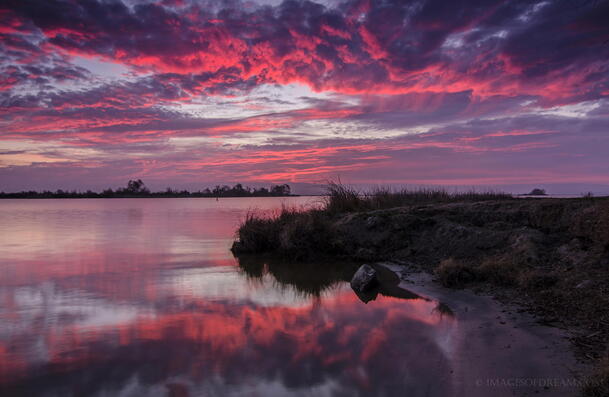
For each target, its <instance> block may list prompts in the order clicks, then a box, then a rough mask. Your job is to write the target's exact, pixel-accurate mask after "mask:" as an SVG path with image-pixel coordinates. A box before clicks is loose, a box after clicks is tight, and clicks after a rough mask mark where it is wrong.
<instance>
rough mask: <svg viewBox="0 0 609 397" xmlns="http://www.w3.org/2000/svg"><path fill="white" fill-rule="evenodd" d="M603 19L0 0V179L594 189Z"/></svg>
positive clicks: (608, 8) (98, 184) (608, 149)
mask: <svg viewBox="0 0 609 397" xmlns="http://www.w3.org/2000/svg"><path fill="white" fill-rule="evenodd" d="M608 21H609V1H596V0H554V1H514V0H510V1H507V0H505V1H489V0H478V1H476V0H470V1H446V0H422V1H404V0H402V1H390V0H384V1H383V0H378V1H376V0H347V1H344V2H342V1H341V2H339V1H333V0H325V1H321V0H320V1H318V2H311V1H283V2H280V1H273V0H265V1H263V0H260V1H194V0H160V1H151V0H141V1H138V0H122V1H121V0H78V1H77V0H44V1H40V0H3V1H2V2H0V191H1V190H3V191H7V192H8V191H16V190H22V189H53V190H55V189H58V188H63V189H66V188H67V189H94V190H99V189H102V188H106V187H116V186H121V185H124V184H125V182H126V181H127V180H128V179H130V178H131V179H133V178H141V179H143V180H144V181H145V182H146V183H147V184H148V186H150V187H151V188H152V189H164V188H165V187H167V186H172V187H178V188H189V189H199V188H204V187H206V186H211V185H215V184H218V183H236V182H241V183H244V184H249V185H256V184H257V183H258V184H259V183H262V184H265V185H268V184H271V183H290V184H292V185H294V186H296V187H297V189H296V192H297V193H298V192H301V193H302V192H310V191H313V190H314V189H315V188H314V186H315V185H316V184H319V183H323V182H324V181H326V180H328V179H335V178H337V177H340V178H341V180H342V181H343V182H347V183H352V184H361V185H372V184H391V185H406V184H407V185H420V184H430V185H443V186H491V187H497V188H503V189H508V190H511V191H518V190H523V189H524V190H526V189H528V188H530V187H535V186H541V187H547V188H548V190H549V191H550V192H555V193H576V194H577V193H580V192H583V191H588V190H591V191H595V192H596V191H598V192H609V22H608ZM309 184H312V185H309ZM299 189H300V191H299Z"/></svg>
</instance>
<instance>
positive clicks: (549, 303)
mask: <svg viewBox="0 0 609 397" xmlns="http://www.w3.org/2000/svg"><path fill="white" fill-rule="evenodd" d="M233 251H234V252H235V253H236V254H237V255H239V254H242V253H260V252H272V253H275V254H278V255H282V256H284V257H288V258H297V259H301V258H310V257H314V256H334V257H344V258H349V259H354V260H357V261H361V262H365V261H379V260H392V261H395V262H397V263H402V264H403V265H404V266H405V267H409V268H412V269H421V270H424V271H427V272H428V273H431V274H433V275H434V277H435V278H436V280H437V281H439V282H441V283H442V284H443V285H444V286H448V287H453V288H464V287H465V288H472V289H474V290H482V291H486V292H491V293H492V294H493V295H495V296H497V297H498V298H500V299H502V300H504V301H507V302H511V303H517V304H519V305H520V306H521V307H522V308H524V310H527V311H529V312H531V313H533V314H534V315H535V316H536V318H538V319H539V321H541V322H543V323H545V324H550V325H555V326H557V327H561V328H565V329H568V331H569V334H570V335H571V341H572V344H573V346H574V347H575V351H576V353H577V355H578V357H579V359H580V360H582V361H586V362H591V363H594V365H595V369H594V371H593V376H596V378H595V379H596V380H597V381H596V382H591V383H594V385H593V386H591V387H588V388H586V389H585V390H584V393H586V394H587V395H599V396H600V395H609V387H608V384H609V382H608V380H609V377H608V376H607V374H609V371H608V370H607V364H606V360H607V359H606V355H607V354H606V346H607V341H608V337H609V291H608V288H609V283H608V282H609V199H606V198H596V199H591V198H580V199H519V200H499V201H486V202H468V203H449V204H429V205H418V206H406V207H399V208H391V209H383V210H376V211H366V212H350V213H330V212H328V211H324V210H312V211H308V212H294V211H292V212H286V213H284V214H282V215H280V216H279V217H277V218H275V219H270V220H269V219H248V221H246V222H245V223H244V224H243V225H242V227H241V228H240V229H239V232H238V240H237V241H236V242H235V244H234V246H233ZM295 266H296V265H295Z"/></svg>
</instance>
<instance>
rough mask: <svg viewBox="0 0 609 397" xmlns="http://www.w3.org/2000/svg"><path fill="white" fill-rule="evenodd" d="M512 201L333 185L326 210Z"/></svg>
mask: <svg viewBox="0 0 609 397" xmlns="http://www.w3.org/2000/svg"><path fill="white" fill-rule="evenodd" d="M513 198H514V197H513V196H512V195H510V194H507V193H502V192H495V191H486V192H478V191H475V190H470V191H466V192H449V191H447V190H446V189H442V188H433V189H432V188H419V189H415V190H409V189H399V190H393V189H390V188H376V189H373V190H371V191H368V192H360V191H358V190H356V189H355V188H353V187H349V186H346V185H343V184H341V183H336V182H330V183H328V185H327V187H326V196H325V201H324V206H323V210H324V211H325V212H327V213H331V214H336V213H345V212H357V211H370V210H378V209H387V208H395V207H403V206H408V205H425V204H432V203H454V202H474V201H488V200H509V199H513Z"/></svg>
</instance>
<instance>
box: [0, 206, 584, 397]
mask: <svg viewBox="0 0 609 397" xmlns="http://www.w3.org/2000/svg"><path fill="white" fill-rule="evenodd" d="M315 200H316V199H315V198H306V197H304V198H283V199H279V198H264V199H221V200H220V201H215V200H213V199H114V200H93V199H89V200H2V201H0V225H2V232H1V234H0V395H2V396H72V395H74V396H147V395H150V396H229V395H235V396H242V395H243V396H283V395H294V396H308V395H310V396H358V395H360V396H396V395H400V396H402V395H403V396H406V395H407V396H459V395H462V396H487V395H491V394H492V395H494V396H502V395H521V394H523V393H524V394H527V393H535V392H541V394H544V393H545V394H546V395H572V394H575V390H574V389H573V388H568V387H560V388H557V387H552V388H550V389H549V390H548V389H544V388H543V387H538V385H536V386H532V387H528V386H527V387H522V386H520V387H513V386H509V385H503V386H501V385H499V386H497V384H490V385H489V379H490V380H491V383H492V382H493V381H494V379H495V378H497V379H503V380H504V383H505V380H506V379H508V380H509V379H512V378H515V379H520V378H527V379H529V378H530V379H545V378H548V377H551V378H560V379H564V378H566V377H568V376H570V372H569V369H570V367H569V365H571V358H570V355H569V354H568V351H567V350H566V349H567V348H566V345H565V344H564V342H563V341H562V340H561V339H560V335H558V334H557V333H556V332H555V331H554V330H551V329H546V328H541V327H535V326H533V325H532V319H528V318H526V317H522V316H515V315H510V314H509V313H506V312H502V311H501V310H504V309H503V308H501V307H499V306H498V305H497V304H496V303H494V302H492V301H491V300H490V299H488V298H481V297H477V296H474V295H472V294H471V293H467V292H456V293H455V292H451V291H446V290H443V289H441V288H438V287H436V286H433V284H431V283H429V281H428V280H425V279H424V278H422V279H420V280H418V281H417V282H416V283H414V284H405V283H404V282H401V283H400V284H399V285H398V284H397V283H398V282H399V280H397V278H396V279H395V280H397V281H395V282H394V284H395V285H392V286H391V287H390V288H389V289H387V290H385V291H381V292H382V294H379V295H378V296H376V299H375V300H372V301H370V302H368V303H367V304H364V303H363V302H362V300H360V298H358V296H356V295H355V294H354V293H353V291H352V290H351V289H350V288H349V285H348V283H347V282H346V280H349V278H350V277H351V274H352V272H353V270H354V268H353V266H352V265H350V264H346V263H309V264H301V265H299V266H286V264H285V263H281V262H277V261H274V260H269V259H268V258H267V259H264V258H256V257H250V258H242V259H241V260H240V261H237V260H236V259H235V258H233V256H232V255H231V253H230V252H229V247H230V245H231V243H232V239H233V234H234V231H235V229H236V226H237V225H238V222H239V220H240V219H242V218H243V217H244V216H245V214H246V213H247V211H248V210H251V209H252V208H257V209H258V210H260V211H272V210H276V209H278V208H280V207H281V205H282V204H283V205H296V206H300V205H304V206H307V205H315ZM387 274H389V275H390V278H391V276H393V274H392V273H387ZM404 287H407V288H409V289H410V290H411V292H408V291H405V290H404V289H401V288H404ZM567 363H569V364H568V365H567Z"/></svg>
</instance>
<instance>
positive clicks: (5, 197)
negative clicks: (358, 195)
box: [0, 193, 322, 200]
mask: <svg viewBox="0 0 609 397" xmlns="http://www.w3.org/2000/svg"><path fill="white" fill-rule="evenodd" d="M10 195H11V193H5V194H4V195H1V194H0V200H65V199H68V200H80V199H134V198H136V199H142V198H145V199H174V198H207V199H221V198H222V199H226V198H280V197H284V198H285V197H318V196H322V195H315V194H305V195H301V194H290V195H283V196H218V197H216V196H197V195H194V194H193V195H190V196H112V197H90V196H79V197H47V196H41V197H33V196H31V197H30V196H26V197H10Z"/></svg>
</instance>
